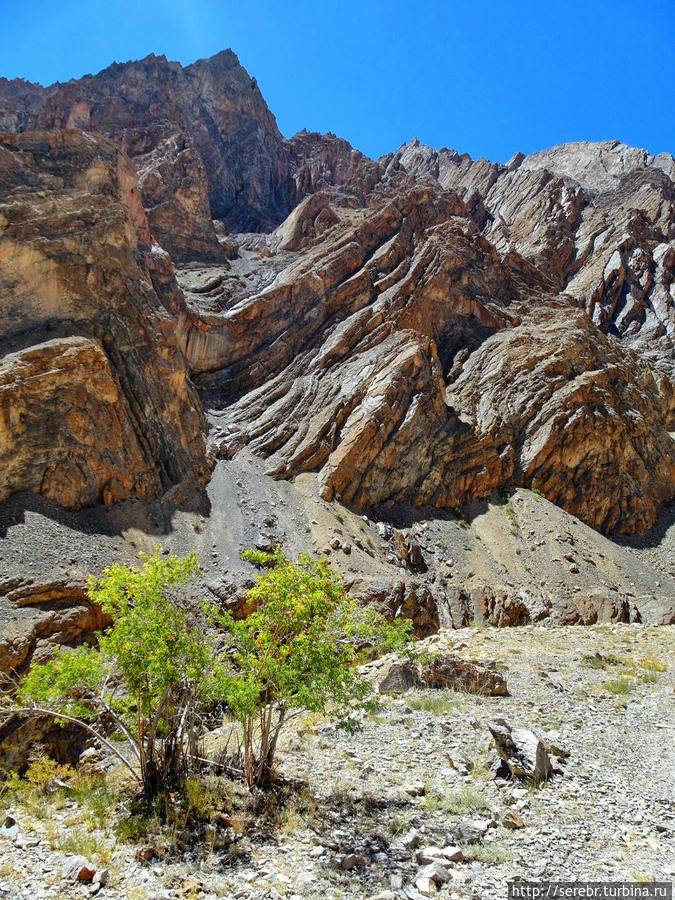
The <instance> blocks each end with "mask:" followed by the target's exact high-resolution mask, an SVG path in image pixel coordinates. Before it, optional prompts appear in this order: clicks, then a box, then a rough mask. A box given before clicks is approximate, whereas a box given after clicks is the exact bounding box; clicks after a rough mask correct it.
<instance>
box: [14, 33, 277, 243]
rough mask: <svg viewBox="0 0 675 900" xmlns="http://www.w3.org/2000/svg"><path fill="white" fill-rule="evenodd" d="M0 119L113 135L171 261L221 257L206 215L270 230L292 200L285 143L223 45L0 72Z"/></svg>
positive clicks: (17, 127) (19, 127) (23, 126)
mask: <svg viewBox="0 0 675 900" xmlns="http://www.w3.org/2000/svg"><path fill="white" fill-rule="evenodd" d="M0 122H1V123H2V126H3V127H4V129H5V130H12V131H23V130H27V129H71V128H80V129H84V130H86V131H90V132H97V133H100V134H104V135H107V136H109V137H112V138H115V139H117V140H119V141H120V143H121V144H122V146H123V147H124V148H125V150H126V151H127V153H128V155H129V156H130V157H131V159H132V160H133V162H134V163H135V165H136V168H137V171H138V175H139V186H140V190H141V196H142V200H143V204H144V206H145V207H146V209H147V211H148V218H149V221H150V226H151V228H152V229H153V232H154V233H155V234H156V236H157V238H158V239H160V240H161V242H162V246H163V247H164V248H165V249H166V250H168V251H169V252H170V253H171V255H172V256H173V257H174V259H176V260H194V259H201V260H206V259H208V260H219V259H224V258H225V254H224V253H223V252H222V250H221V248H220V245H219V242H218V238H217V235H216V232H215V230H214V227H213V224H212V221H211V220H212V219H224V220H226V221H227V223H228V225H229V226H230V227H233V228H235V229H236V230H239V231H254V230H259V229H265V228H267V229H271V228H273V227H274V226H275V225H277V224H278V223H279V222H280V221H281V220H282V219H283V218H284V217H285V216H286V215H287V214H288V212H289V211H290V209H291V206H292V205H293V201H294V197H293V196H292V194H293V188H292V185H291V181H290V174H289V162H288V160H289V152H288V148H287V146H286V142H285V141H284V139H283V137H282V136H281V134H280V133H279V130H278V129H277V126H276V122H275V120H274V117H273V116H272V114H271V113H270V111H269V109H268V108H267V106H266V104H265V101H264V100H263V98H262V95H261V93H260V91H259V90H258V87H257V85H256V82H255V79H252V78H250V77H249V75H248V74H247V73H246V72H245V71H244V69H243V68H242V67H241V66H240V65H239V60H238V59H237V57H236V56H235V54H234V53H232V51H230V50H228V51H224V52H223V53H219V54H217V55H216V56H214V57H212V58H210V59H206V60H199V61H198V62H196V63H194V64H193V65H191V66H188V67H186V68H183V67H182V66H181V65H180V64H179V63H175V62H169V61H168V60H167V59H166V57H164V56H155V55H154V54H151V55H150V56H148V57H147V58H146V59H144V60H141V61H140V62H131V63H124V64H121V65H120V64H117V63H115V64H113V65H112V66H110V67H109V68H107V69H105V70H104V71H102V72H100V73H99V74H98V75H87V76H85V77H84V78H81V79H79V80H77V81H69V82H68V83H67V84H55V85H52V86H51V87H48V88H41V87H40V86H39V85H28V84H25V83H19V84H18V85H17V83H16V82H9V83H8V82H6V81H4V80H0Z"/></svg>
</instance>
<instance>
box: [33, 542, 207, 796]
mask: <svg viewBox="0 0 675 900" xmlns="http://www.w3.org/2000/svg"><path fill="white" fill-rule="evenodd" d="M196 571H197V558H196V556H195V555H194V554H191V555H190V556H188V557H187V558H186V559H183V560H181V559H178V558H177V557H174V556H169V557H166V558H162V557H161V556H160V555H159V554H158V553H155V554H153V555H152V556H148V557H146V558H145V562H144V565H143V568H142V569H140V570H139V569H136V568H130V567H128V566H119V565H114V566H110V567H109V568H107V569H105V570H104V571H103V574H102V576H101V577H100V578H98V579H97V578H94V577H92V578H90V579H89V597H90V598H91V600H92V601H93V602H95V603H98V604H100V606H101V608H102V609H103V612H104V613H106V614H107V615H109V616H110V617H111V619H112V621H113V624H112V625H111V627H110V628H109V629H108V630H107V631H105V632H104V633H102V634H100V635H99V647H98V649H96V648H94V647H88V646H83V647H79V648H77V649H76V650H60V651H58V652H57V653H56V655H55V656H54V658H53V659H52V660H50V661H49V662H47V663H43V664H41V665H36V666H33V668H32V669H31V670H30V672H29V673H28V674H27V676H26V678H25V679H24V681H23V683H22V685H21V687H20V690H19V694H18V698H19V702H20V703H21V704H23V706H22V707H21V708H20V711H21V712H22V713H24V714H31V713H33V714H40V715H43V714H48V715H54V716H55V717H56V718H57V719H58V720H61V721H76V722H79V723H80V724H82V725H83V726H84V727H85V728H86V729H87V730H89V731H90V732H91V733H92V734H94V735H95V736H96V737H97V738H98V739H99V740H100V741H101V742H102V743H103V744H105V745H106V746H107V747H108V748H109V749H110V750H111V751H112V752H113V753H115V754H116V755H117V756H118V757H119V758H120V760H121V761H122V762H123V763H124V764H125V765H126V766H127V768H128V769H129V770H130V771H131V772H132V773H133V775H134V777H136V778H138V779H139V780H140V782H141V784H142V786H143V788H144V791H145V794H146V796H147V797H148V798H151V797H152V796H154V795H155V794H156V793H157V792H158V790H160V789H161V788H164V787H170V786H177V785H178V784H180V783H181V782H182V780H183V778H184V776H185V773H186V771H187V769H188V768H189V758H190V757H191V756H193V755H195V753H196V737H197V724H198V723H197V714H198V708H199V702H200V700H201V698H202V697H203V696H204V695H205V694H206V687H207V683H208V682H209V679H210V677H211V674H212V668H213V651H212V649H211V647H210V645H209V643H208V642H207V641H206V639H205V637H204V634H203V632H202V631H201V630H200V629H198V628H196V627H191V626H190V625H189V624H188V617H187V614H186V611H185V610H184V609H183V608H181V607H180V606H179V605H178V604H176V603H175V602H174V601H173V599H172V598H171V597H170V596H169V591H170V589H171V588H177V587H180V586H181V585H183V584H185V582H186V581H187V580H188V579H189V578H191V577H192V576H193V575H194V574H195V573H196ZM92 722H94V723H95V724H92ZM105 723H108V724H110V725H112V726H113V727H114V729H115V730H116V731H118V732H121V733H122V734H124V736H125V738H126V740H127V743H128V745H129V746H130V748H131V751H132V753H133V755H134V757H135V759H136V762H137V764H138V766H137V768H136V767H134V766H133V765H132V764H131V763H129V761H128V759H127V758H126V757H125V756H124V755H123V754H122V753H121V752H120V750H118V749H117V748H116V747H115V746H114V744H112V743H111V742H110V741H109V740H108V739H107V738H106V736H105V733H104V727H105ZM139 773H140V774H139Z"/></svg>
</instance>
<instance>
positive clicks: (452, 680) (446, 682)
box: [378, 654, 509, 697]
mask: <svg viewBox="0 0 675 900" xmlns="http://www.w3.org/2000/svg"><path fill="white" fill-rule="evenodd" d="M412 687H418V688H419V687H431V688H436V689H441V688H451V689H452V690H455V691H463V692H465V693H467V694H482V695H483V696H485V697H505V696H508V693H509V692H508V688H507V684H506V678H504V676H503V675H502V674H501V672H498V671H497V670H496V669H495V667H494V665H491V664H484V663H476V662H470V661H469V660H466V659H462V658H461V657H459V656H456V655H453V654H444V655H441V656H437V657H435V658H434V659H432V660H431V661H429V662H426V663H418V662H413V661H412V660H405V661H404V662H396V663H394V664H393V665H392V666H390V668H389V671H388V672H387V674H386V675H385V676H384V679H383V680H382V681H381V682H380V684H379V686H378V690H379V692H380V693H381V694H400V693H404V692H405V691H407V690H409V689H410V688H412Z"/></svg>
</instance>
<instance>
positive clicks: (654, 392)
mask: <svg viewBox="0 0 675 900" xmlns="http://www.w3.org/2000/svg"><path fill="white" fill-rule="evenodd" d="M386 188H388V190H386ZM380 195H384V196H380ZM322 216H323V217H324V221H325V222H326V228H325V229H324V228H321V227H319V228H318V229H317V223H319V222H320V221H321V217H322ZM269 246H270V247H271V248H272V253H273V255H274V252H275V251H274V248H275V247H276V248H278V249H277V250H276V253H277V255H278V254H279V253H281V251H282V249H283V252H284V253H285V254H286V255H285V257H283V262H285V263H286V265H285V268H282V270H281V271H279V272H277V273H275V276H274V278H273V280H271V283H270V284H269V286H267V287H264V288H263V290H261V291H259V292H258V293H254V294H253V295H251V296H248V297H246V295H245V293H244V295H243V296H242V294H241V293H238V294H237V295H236V296H237V299H236V300H234V302H232V303H229V302H228V299H227V291H223V293H222V295H221V298H220V301H219V303H220V308H218V305H217V304H216V308H215V309H214V308H213V306H211V307H210V308H209V310H208V314H206V313H205V312H200V309H199V301H198V298H197V300H196V302H194V303H192V309H193V312H194V317H193V318H192V319H190V320H188V319H184V320H182V321H183V322H184V323H185V330H184V331H183V332H182V343H183V347H184V352H185V354H186V357H187V358H188V361H189V363H190V366H191V368H192V370H193V372H195V375H196V379H197V382H198V384H199V385H200V386H201V387H202V389H203V397H204V399H205V402H206V405H207V408H208V409H209V410H210V413H211V416H212V419H213V421H214V422H217V424H218V426H219V431H216V432H215V440H216V443H217V445H218V447H219V452H220V453H221V454H222V455H225V456H231V455H232V454H233V453H236V452H237V451H238V450H239V449H240V448H241V447H243V446H248V447H249V448H250V449H252V450H253V451H254V452H255V453H258V454H261V455H263V456H265V457H266V458H267V459H268V461H269V469H268V471H269V473H270V474H272V475H274V476H275V477H292V476H294V475H297V474H298V473H299V472H302V471H308V470H309V471H311V470H314V471H317V470H318V471H319V481H320V486H321V494H322V496H323V497H324V498H326V499H331V498H334V497H338V498H342V499H343V500H345V501H347V502H349V503H353V504H354V505H356V506H375V505H381V504H391V503H401V502H403V503H409V504H412V505H414V506H421V505H425V504H427V505H433V506H437V507H455V506H457V505H461V504H462V503H465V502H466V501H467V500H469V499H471V498H475V497H487V496H488V495H489V494H490V493H491V492H492V491H493V490H494V489H495V488H497V487H500V486H503V485H506V484H522V485H526V486H530V487H533V488H535V489H537V490H539V491H541V492H542V493H544V494H545V495H546V496H547V497H548V498H550V499H551V500H553V501H554V502H556V503H558V504H559V505H561V506H563V507H565V508H566V509H568V510H569V511H570V512H573V513H574V514H575V515H577V516H579V517H580V518H582V519H583V520H584V521H586V522H588V523H589V524H591V525H592V526H593V527H595V528H598V529H601V530H603V531H607V532H609V531H627V532H633V531H644V530H646V529H647V528H648V527H650V526H651V524H653V522H654V521H655V519H656V516H657V514H658V509H659V507H660V505H661V504H662V503H663V502H667V501H668V500H670V499H671V498H672V496H673V490H674V484H675V480H674V476H675V455H674V451H673V442H672V439H671V437H670V436H669V434H668V432H667V430H666V428H667V426H668V422H669V418H670V405H671V399H670V398H671V391H672V383H671V382H670V379H669V377H668V376H667V374H666V373H665V371H664V370H663V369H662V368H658V367H657V366H656V364H655V362H654V361H653V360H650V359H648V358H646V357H644V356H638V355H637V353H636V352H634V351H632V350H631V349H629V348H628V347H627V346H626V345H625V344H624V343H621V342H620V341H618V340H617V339H616V338H615V337H610V336H607V335H606V334H605V333H604V332H603V331H602V330H601V329H600V328H598V327H597V326H596V325H595V324H594V323H593V321H592V320H591V318H590V317H589V316H588V314H587V313H586V312H585V311H584V310H582V309H580V308H579V304H578V303H577V302H576V301H575V300H573V299H572V298H570V297H569V296H568V295H566V294H556V293H555V288H554V287H553V286H552V281H551V279H550V278H548V277H545V276H544V275H543V274H542V273H540V272H537V271H536V270H535V269H534V268H533V267H532V266H530V265H529V263H528V262H527V260H525V259H524V258H523V257H521V256H519V255H518V254H516V253H515V251H510V252H509V253H508V254H507V255H506V256H504V257H503V258H501V259H500V256H499V254H498V253H497V252H496V250H495V249H494V248H493V247H492V246H491V245H490V244H489V243H488V242H487V241H486V240H485V238H484V236H483V235H482V234H480V231H479V228H478V226H477V224H476V222H475V221H474V212H473V210H472V208H471V207H470V205H466V204H465V203H463V202H462V201H461V200H460V199H459V197H458V196H457V195H456V194H455V193H452V192H448V191H442V190H438V189H437V188H434V187H433V186H432V185H425V186H423V187H420V186H419V184H418V183H417V182H414V183H411V181H410V179H409V177H408V176H406V177H403V178H401V177H399V175H398V174H397V175H391V176H388V177H386V178H385V179H384V180H383V181H382V182H381V183H379V184H378V188H377V189H376V190H373V192H371V194H370V195H369V205H368V206H367V207H366V208H365V209H364V210H356V211H355V210H353V209H352V208H351V207H344V206H338V205H331V204H330V203H329V202H328V200H327V196H326V195H325V194H318V195H317V194H315V195H313V197H312V198H311V200H307V201H305V202H304V203H303V204H301V205H300V206H299V207H298V208H297V209H296V210H295V211H294V213H293V214H292V216H291V217H290V218H289V220H288V221H287V222H286V223H284V224H283V225H282V226H280V228H279V229H278V230H277V232H276V233H275V234H273V235H272V237H271V238H270V241H269ZM289 251H291V252H290V253H289ZM239 298H241V299H239Z"/></svg>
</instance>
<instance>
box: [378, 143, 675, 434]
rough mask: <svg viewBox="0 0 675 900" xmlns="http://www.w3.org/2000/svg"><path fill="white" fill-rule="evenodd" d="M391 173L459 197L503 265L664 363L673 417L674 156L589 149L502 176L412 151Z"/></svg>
mask: <svg viewBox="0 0 675 900" xmlns="http://www.w3.org/2000/svg"><path fill="white" fill-rule="evenodd" d="M389 167H390V168H392V169H394V170H396V171H399V170H401V169H403V170H405V171H407V172H410V173H414V174H415V175H416V176H417V177H426V178H432V179H434V180H435V181H437V183H438V184H439V185H441V186H442V187H443V188H446V189H448V188H452V189H454V190H456V191H457V192H458V193H459V194H460V196H461V197H462V198H463V199H464V200H465V201H466V202H467V203H469V205H470V206H471V208H472V214H473V216H474V219H475V220H476V222H477V223H478V224H479V226H480V227H481V230H482V232H483V234H484V235H485V236H486V237H487V238H488V240H489V241H490V243H491V244H493V246H494V247H495V248H496V249H497V250H498V252H499V254H500V256H502V257H508V255H509V254H511V253H514V252H515V253H517V254H519V255H520V256H521V257H522V258H523V259H524V260H525V261H526V262H527V263H528V264H530V265H532V266H534V267H535V268H536V269H537V271H538V272H539V273H541V274H542V275H543V276H544V277H545V278H546V279H548V280H549V282H550V284H551V285H552V286H553V287H554V289H555V290H556V291H564V292H565V293H566V294H569V295H570V296H571V297H573V298H575V299H576V301H577V302H578V303H579V305H580V306H582V307H583V308H584V309H586V311H587V313H588V315H589V316H590V317H591V319H592V320H593V322H594V323H595V324H596V325H598V326H599V327H600V328H601V329H602V330H603V331H605V332H606V333H608V334H611V335H613V336H614V337H616V338H618V339H620V340H621V342H622V343H624V344H626V345H628V346H631V347H634V348H636V349H638V350H639V351H640V353H641V354H643V355H645V356H647V357H648V358H649V359H651V360H653V361H654V362H656V363H657V364H658V365H659V367H660V368H661V369H662V370H663V371H664V372H665V373H667V375H668V376H669V380H670V385H669V387H668V388H667V393H668V396H669V398H670V400H669V403H670V410H671V413H672V409H673V405H672V403H673V401H672V379H673V374H674V370H673V366H674V362H673V341H674V339H675V305H674V303H673V284H674V282H675V243H674V242H675V161H673V157H672V156H670V155H669V154H667V153H662V154H660V155H659V156H651V155H650V154H648V153H647V152H646V151H645V150H639V149H637V148H634V147H627V146H626V145H625V144H621V143H620V142H619V141H605V142H603V143H597V144H591V143H588V142H585V141H581V142H578V143H574V144H564V145H563V146H561V147H554V148H553V149H551V150H544V151H542V152H540V153H533V154H532V155H530V156H523V154H517V155H516V156H514V157H513V159H511V160H510V161H509V162H508V163H507V164H506V165H505V166H502V165H496V164H492V163H489V162H487V160H484V159H479V160H475V161H474V160H472V159H471V158H470V157H469V156H467V155H466V154H465V155H463V156H460V155H459V154H458V153H456V152H455V151H453V150H439V151H438V152H437V151H435V150H432V149H431V148H430V147H424V146H421V145H420V144H419V143H418V142H413V143H412V144H408V145H404V146H403V147H402V148H401V149H400V150H399V151H398V152H397V153H395V154H394V155H393V156H392V157H391V160H390V162H389ZM671 421H672V419H671Z"/></svg>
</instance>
